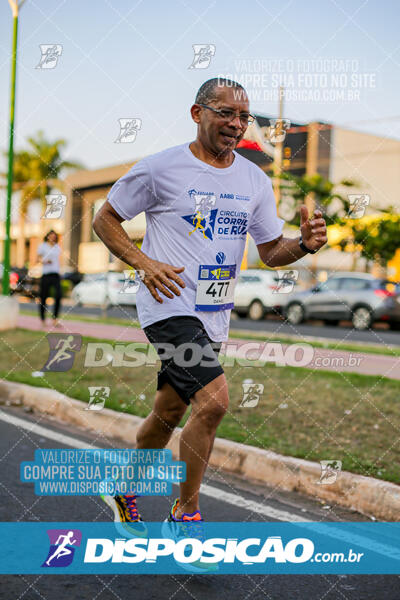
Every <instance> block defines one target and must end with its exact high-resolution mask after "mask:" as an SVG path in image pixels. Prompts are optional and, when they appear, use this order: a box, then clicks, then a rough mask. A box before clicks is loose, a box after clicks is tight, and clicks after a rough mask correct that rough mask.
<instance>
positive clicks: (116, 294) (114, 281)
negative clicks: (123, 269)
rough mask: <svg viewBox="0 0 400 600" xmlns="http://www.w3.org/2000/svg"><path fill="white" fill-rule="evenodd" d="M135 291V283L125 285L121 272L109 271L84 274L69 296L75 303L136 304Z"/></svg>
mask: <svg viewBox="0 0 400 600" xmlns="http://www.w3.org/2000/svg"><path fill="white" fill-rule="evenodd" d="M136 292H137V287H136V286H135V285H132V284H131V285H126V280H125V277H124V274H123V273H115V272H112V271H111V272H109V273H94V274H90V275H84V277H83V279H82V281H81V282H80V283H78V285H76V286H75V287H74V289H73V290H72V293H71V297H72V299H73V300H74V302H76V303H77V304H96V305H98V306H103V307H106V306H114V305H121V304H122V305H124V304H126V305H130V306H136Z"/></svg>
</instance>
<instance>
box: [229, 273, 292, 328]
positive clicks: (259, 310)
mask: <svg viewBox="0 0 400 600" xmlns="http://www.w3.org/2000/svg"><path fill="white" fill-rule="evenodd" d="M285 287H286V286H282V282H281V281H280V280H279V275H278V272H277V271H267V270H265V269H248V270H245V271H241V272H240V274H239V277H238V281H237V283H236V287H235V295H234V305H235V308H234V311H235V312H236V313H237V314H238V315H239V316H240V317H245V316H248V317H249V318H250V319H252V320H253V321H259V320H260V319H263V318H264V316H265V315H266V314H267V313H274V314H276V313H279V314H280V313H282V311H283V308H284V307H285V306H286V304H287V302H288V297H290V294H288V293H286V292H287V291H288V290H287V289H284V288H285ZM292 287H293V286H292Z"/></svg>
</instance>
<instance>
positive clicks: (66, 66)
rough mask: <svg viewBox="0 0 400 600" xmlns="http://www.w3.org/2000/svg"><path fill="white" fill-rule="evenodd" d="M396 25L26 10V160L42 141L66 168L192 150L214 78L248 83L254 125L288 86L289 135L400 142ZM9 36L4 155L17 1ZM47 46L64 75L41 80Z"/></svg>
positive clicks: (176, 0)
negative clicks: (313, 125) (354, 133)
mask: <svg viewBox="0 0 400 600" xmlns="http://www.w3.org/2000/svg"><path fill="white" fill-rule="evenodd" d="M399 15H400V4H399V2H398V1H392V0H381V1H377V0H369V1H368V0H319V1H317V0H302V1H300V0H288V1H286V0H283V1H282V0H279V1H276V0H268V1H267V0H255V1H254V0H248V1H247V2H243V1H241V2H238V1H237V0H214V1H209V0H204V1H203V2H198V1H194V0H173V1H169V2H161V1H159V2H154V1H152V0H132V1H127V0H87V1H86V2H82V0H64V1H59V0H51V1H50V0H35V1H33V0H26V2H25V4H24V5H23V7H22V9H21V12H20V23H19V44H18V73H17V104H16V136H15V146H16V149H22V148H24V147H26V143H25V140H26V138H27V136H30V135H33V134H35V133H36V132H37V131H38V130H40V129H42V130H43V131H44V132H45V134H46V136H47V137H48V138H49V139H50V140H54V139H58V138H64V139H65V140H66V141H67V146H66V150H65V154H64V156H65V158H67V159H70V160H76V161H79V162H81V163H82V165H83V166H84V167H86V168H100V167H104V166H108V165H114V164H119V163H128V162H130V161H133V160H135V159H138V158H140V157H142V156H145V155H148V154H152V153H155V152H158V151H160V150H162V149H164V148H167V147H170V146H174V145H177V144H181V143H184V142H185V141H190V140H192V139H194V138H195V134H196V130H195V125H194V123H193V122H192V120H191V116H190V112H189V110H190V106H191V104H193V102H194V98H195V95H196V91H197V89H198V88H199V86H200V85H201V84H202V83H203V82H204V81H205V80H206V79H209V78H211V77H216V76H231V77H235V78H236V79H237V80H239V81H240V82H241V83H244V84H245V86H246V88H247V90H248V93H249V97H250V101H251V110H252V112H253V113H254V112H255V113H259V114H265V115H268V116H275V117H276V116H277V115H278V99H277V94H278V86H279V84H281V83H282V84H283V85H284V89H285V102H284V116H285V117H286V118H289V119H290V120H291V121H293V122H300V123H302V122H309V121H311V120H321V121H326V122H330V123H333V124H337V125H341V126H345V127H348V128H351V129H358V130H361V131H368V132H372V133H376V134H378V135H385V136H389V137H394V138H397V139H400V106H399V102H398V98H399V91H400V90H399V87H400V85H399V83H400V40H399V37H398V22H399ZM0 28H1V29H0V76H1V78H2V85H1V86H0V122H1V130H2V134H1V138H0V139H1V150H2V151H4V150H6V148H7V138H8V127H9V125H8V123H9V108H8V106H9V88H10V83H9V82H10V53H11V39H12V37H11V36H12V16H11V10H10V7H9V4H8V2H7V0H1V1H0ZM44 44H55V45H57V52H61V54H60V55H59V56H58V58H57V60H56V65H55V66H54V68H50V69H45V68H37V67H38V65H40V60H41V49H40V46H41V45H44ZM195 44H202V45H209V46H210V49H211V57H210V62H209V64H208V66H207V68H190V66H191V64H192V62H193V59H194V50H193V45H195ZM205 63H207V61H203V64H205ZM50 64H51V65H54V63H50ZM198 64H200V63H198ZM119 119H138V120H139V121H136V123H137V124H138V125H139V126H140V128H139V127H138V128H137V133H136V138H135V139H134V141H132V138H130V141H129V143H118V142H116V140H117V139H118V137H119V133H120V124H119ZM132 137H134V136H132ZM3 163H4V161H3Z"/></svg>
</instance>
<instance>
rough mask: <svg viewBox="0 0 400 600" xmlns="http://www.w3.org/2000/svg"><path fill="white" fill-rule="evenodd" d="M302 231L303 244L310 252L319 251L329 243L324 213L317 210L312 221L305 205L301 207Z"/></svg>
mask: <svg viewBox="0 0 400 600" xmlns="http://www.w3.org/2000/svg"><path fill="white" fill-rule="evenodd" d="M300 231H301V237H302V240H303V244H304V245H305V246H306V247H307V248H308V249H309V250H319V249H320V248H322V246H323V245H324V244H326V242H327V241H328V238H327V235H326V223H325V219H323V218H322V212H321V211H320V210H316V211H315V212H314V215H313V217H312V218H311V219H310V218H309V216H308V209H307V207H306V206H305V204H303V205H302V206H301V207H300Z"/></svg>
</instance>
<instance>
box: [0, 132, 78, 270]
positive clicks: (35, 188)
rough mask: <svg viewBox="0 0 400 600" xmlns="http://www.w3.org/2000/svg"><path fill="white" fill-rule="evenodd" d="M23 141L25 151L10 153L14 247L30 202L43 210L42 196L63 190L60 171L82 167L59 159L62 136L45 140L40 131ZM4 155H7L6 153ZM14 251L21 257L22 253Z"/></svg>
mask: <svg viewBox="0 0 400 600" xmlns="http://www.w3.org/2000/svg"><path fill="white" fill-rule="evenodd" d="M27 142H28V149H27V150H21V151H20V152H15V153H14V168H13V191H19V192H20V201H19V220H18V223H19V238H18V240H17V246H18V244H19V245H20V246H21V244H25V239H24V228H25V219H26V213H27V210H28V206H29V204H30V202H31V201H32V200H40V202H41V207H42V209H43V210H44V208H45V206H46V195H48V194H50V193H51V192H52V190H54V189H57V190H59V191H61V192H62V191H64V182H63V181H62V180H61V173H62V172H63V171H66V170H68V169H81V168H83V165H82V164H81V163H79V162H78V161H70V160H63V158H62V151H63V149H64V147H65V146H66V144H67V142H66V140H64V139H56V140H54V141H49V140H48V139H46V137H45V136H44V133H43V131H42V130H40V131H38V132H37V134H35V136H30V137H28V138H27ZM4 154H5V156H8V153H7V152H5V153H4ZM2 175H5V173H2ZM17 254H18V256H24V252H21V253H20V252H17ZM19 266H23V265H19Z"/></svg>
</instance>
